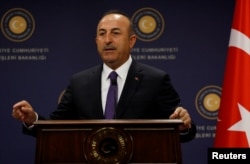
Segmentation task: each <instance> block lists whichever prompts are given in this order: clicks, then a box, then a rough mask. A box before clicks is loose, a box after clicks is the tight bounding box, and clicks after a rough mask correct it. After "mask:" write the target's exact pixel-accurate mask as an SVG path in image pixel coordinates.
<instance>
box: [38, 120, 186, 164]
mask: <svg viewBox="0 0 250 164" xmlns="http://www.w3.org/2000/svg"><path fill="white" fill-rule="evenodd" d="M180 124H182V121H181V120H77V121H76V120H74V121H73V120H67V121H65V120H44V121H37V122H36V123H35V126H37V129H38V136H37V141H36V142H37V143H36V158H35V163H36V164H45V163H50V164H52V163H53V164H55V163H60V164H61V163H70V164H74V163H90V164H92V163H93V164H96V163H97V164H99V163H100V164H105V163H108V164H112V163H178V164H181V163H182V158H181V147H180V138H179V130H178V125H180Z"/></svg>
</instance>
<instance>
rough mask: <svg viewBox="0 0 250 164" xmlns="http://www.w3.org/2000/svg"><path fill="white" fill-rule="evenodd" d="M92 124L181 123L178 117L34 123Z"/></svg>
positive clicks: (38, 123) (40, 121) (42, 123)
mask: <svg viewBox="0 0 250 164" xmlns="http://www.w3.org/2000/svg"><path fill="white" fill-rule="evenodd" d="M51 124H53V125H68V124H71V125H88V124H89V125H91V124H92V125H93V124H106V125H112V124H133V125H136V124H138V125H142V124H151V125H153V124H183V121H182V120H180V119H112V120H105V119H92V120H38V121H36V122H35V123H34V125H51Z"/></svg>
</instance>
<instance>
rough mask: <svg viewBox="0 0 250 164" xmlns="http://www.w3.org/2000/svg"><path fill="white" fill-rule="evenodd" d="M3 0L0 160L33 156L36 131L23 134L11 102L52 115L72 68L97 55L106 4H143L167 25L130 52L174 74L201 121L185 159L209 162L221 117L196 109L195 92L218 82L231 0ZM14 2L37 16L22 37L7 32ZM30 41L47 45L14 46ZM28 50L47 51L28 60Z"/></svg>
mask: <svg viewBox="0 0 250 164" xmlns="http://www.w3.org/2000/svg"><path fill="white" fill-rule="evenodd" d="M0 6H1V7H0V19H1V32H0V75H1V83H0V91H1V92H0V109H1V113H0V122H1V123H0V131H1V133H2V134H1V140H0V163H4V164H5V163H11V164H17V163H18V164H19V163H26V164H31V163H34V156H35V151H34V150H35V139H34V138H32V137H30V136H25V135H23V134H22V132H21V123H20V122H18V121H16V120H14V119H13V118H12V116H11V110H12V105H13V104H14V103H15V102H17V101H19V100H22V99H26V100H28V101H30V102H31V103H32V105H33V106H34V108H35V109H36V110H37V112H39V113H40V114H42V115H44V116H48V115H49V113H50V112H51V111H52V110H53V109H55V107H56V105H57V99H58V96H59V94H60V93H61V91H62V90H63V89H64V88H65V87H66V85H67V84H68V81H69V78H70V76H71V75H72V74H73V73H75V72H78V71H80V70H82V69H85V68H88V67H90V66H93V65H96V64H99V63H100V60H99V56H98V54H97V52H96V46H95V40H94V38H95V33H96V25H97V21H98V20H99V18H100V16H101V15H102V14H103V12H105V11H107V10H109V9H120V10H123V11H126V12H127V13H128V14H130V15H131V16H132V15H133V14H134V13H135V12H136V11H138V10H139V9H141V8H146V7H150V8H153V9H155V10H157V11H158V12H160V13H161V15H162V17H163V19H164V22H165V28H164V31H163V33H162V34H161V36H160V37H159V38H157V39H156V40H154V41H148V42H147V41H142V40H138V41H137V43H136V46H135V51H134V53H133V55H135V56H136V57H138V56H142V57H143V58H138V59H137V60H140V61H141V62H144V63H147V64H150V65H153V66H156V67H158V68H161V69H164V70H166V71H167V72H168V73H169V74H170V75H171V78H172V81H173V83H174V85H175V88H176V89H177V91H178V92H179V94H180V96H181V99H182V103H183V105H184V106H185V107H186V108H187V109H189V111H190V113H191V115H192V117H193V119H194V120H195V122H196V124H197V127H198V133H197V136H196V139H195V140H193V141H191V142H189V143H185V144H182V152H183V161H184V164H201V163H206V161H207V148H208V147H211V146H212V144H213V133H214V130H215V129H214V128H215V123H216V121H215V119H214V118H211V117H209V116H204V115H203V114H202V113H201V112H200V111H199V110H200V109H199V108H198V107H197V95H198V94H199V93H200V92H201V91H202V90H203V88H209V87H214V86H215V87H216V88H217V87H218V88H220V87H221V84H222V79H223V71H224V64H225V58H226V55H227V45H228V40H229V34H230V28H231V22H232V15H233V8H234V0H220V1H218V0H203V1H195V0H193V1H192V0H191V1H186V0H167V1H162V0H147V1H139V0H137V1H135V0H133V1H132V0H126V1H125V0H120V1H115V0H99V1H88V0H84V1H83V0H82V1H81V0H54V1H48V0H47V1H46V0H43V1H38V0H37V1H34V0H25V1H24V0H23V1H20V0H8V1H4V0H0ZM13 8H21V9H25V10H27V11H29V12H30V14H31V16H33V17H34V22H35V28H34V29H35V30H34V33H33V34H32V35H31V36H30V38H28V39H27V40H25V41H21V42H16V41H13V40H11V39H9V38H8V37H7V36H6V34H5V32H4V31H5V29H4V27H3V25H4V20H5V18H6V13H7V12H8V11H9V10H11V9H13ZM30 48H36V49H43V50H46V51H45V52H26V53H22V52H20V51H19V52H17V50H20V49H30ZM146 48H165V50H166V49H168V50H166V51H164V52H160V53H159V52H153V53H152V52H151V53H149V52H144V51H143V50H145V49H146ZM136 49H137V50H140V52H138V51H136ZM142 51H143V52H142ZM171 55H172V57H173V58H169V59H154V60H152V59H149V56H171ZM10 56H12V59H10ZM29 56H40V57H41V56H42V58H40V59H39V60H30V59H27V57H29ZM24 57H26V58H24ZM210 111H211V109H210ZM208 112H209V110H208Z"/></svg>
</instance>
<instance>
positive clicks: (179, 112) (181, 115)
mask: <svg viewBox="0 0 250 164" xmlns="http://www.w3.org/2000/svg"><path fill="white" fill-rule="evenodd" d="M169 119H181V120H182V121H183V124H182V125H180V127H179V130H180V131H182V130H186V129H188V128H191V118H190V115H189V113H188V111H187V110H186V109H184V108H183V107H177V108H176V109H175V111H174V113H173V114H172V115H170V117H169Z"/></svg>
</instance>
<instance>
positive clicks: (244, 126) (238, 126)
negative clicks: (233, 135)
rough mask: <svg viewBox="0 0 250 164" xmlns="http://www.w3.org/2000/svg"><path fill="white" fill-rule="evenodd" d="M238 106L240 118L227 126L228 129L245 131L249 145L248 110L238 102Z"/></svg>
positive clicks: (249, 123)
mask: <svg viewBox="0 0 250 164" xmlns="http://www.w3.org/2000/svg"><path fill="white" fill-rule="evenodd" d="M238 108H239V111H240V115H241V120H240V121H238V122H237V123H235V124H234V125H232V126H231V127H230V128H228V130H229V131H241V132H245V133H246V136H247V141H248V145H249V146H250V112H249V110H247V109H246V108H244V107H243V106H242V105H241V104H239V103H238Z"/></svg>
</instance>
